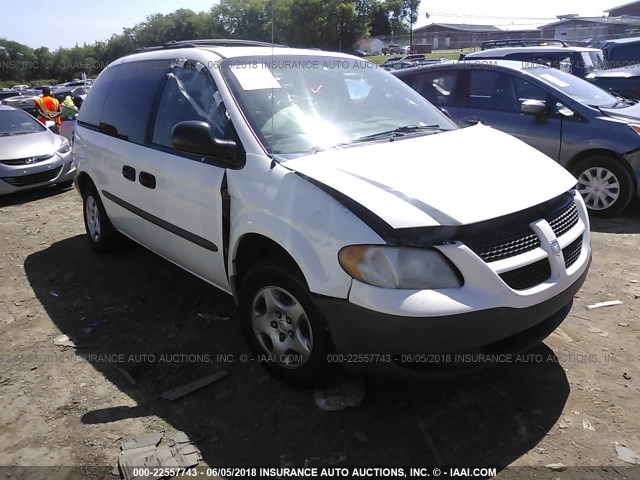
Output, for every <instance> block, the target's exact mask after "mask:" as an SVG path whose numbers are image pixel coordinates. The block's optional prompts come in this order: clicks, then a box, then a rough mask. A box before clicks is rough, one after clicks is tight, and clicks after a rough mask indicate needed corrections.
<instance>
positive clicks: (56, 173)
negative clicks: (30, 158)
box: [0, 153, 76, 195]
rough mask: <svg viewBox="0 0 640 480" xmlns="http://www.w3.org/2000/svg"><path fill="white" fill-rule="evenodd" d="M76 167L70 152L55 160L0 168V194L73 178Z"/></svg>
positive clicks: (44, 185)
mask: <svg viewBox="0 0 640 480" xmlns="http://www.w3.org/2000/svg"><path fill="white" fill-rule="evenodd" d="M75 174H76V167H75V166H74V165H73V162H72V161H71V154H70V153H68V154H66V155H65V156H63V157H59V156H57V158H56V159H55V160H52V161H46V162H42V163H36V164H34V165H23V166H19V167H11V168H6V167H5V168H2V169H0V195H9V194H11V193H17V192H23V191H26V190H31V189H34V188H41V187H46V186H48V185H54V184H59V183H64V182H68V181H71V180H73V178H74V177H75Z"/></svg>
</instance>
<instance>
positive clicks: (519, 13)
mask: <svg viewBox="0 0 640 480" xmlns="http://www.w3.org/2000/svg"><path fill="white" fill-rule="evenodd" d="M628 1H629V0H589V1H588V2H586V1H584V0H562V1H558V0H536V1H535V2H505V1H504V0H484V1H483V2H479V1H478V0H450V1H448V2H435V1H433V0H422V5H421V6H420V9H419V15H418V22H417V23H416V24H415V26H414V27H421V26H423V25H426V24H428V23H476V24H487V25H495V26H497V27H499V28H509V27H510V28H512V29H525V28H533V27H536V26H538V25H543V24H545V23H550V22H552V21H554V20H555V17H556V15H562V14H567V13H578V14H580V15H582V16H600V15H602V14H603V11H604V10H607V9H609V8H612V7H615V6H617V5H622V4H624V3H628ZM215 3H216V2H215V1H212V0H179V1H176V0H108V1H105V2H87V1H86V0H84V1H82V2H80V1H77V0H65V1H64V2H63V3H60V4H57V3H55V2H53V3H52V2H51V0H46V1H43V0H31V1H30V2H29V8H11V9H6V10H5V11H3V15H2V22H1V25H0V38H6V39H8V40H13V41H16V42H20V43H23V44H25V45H28V46H30V47H32V48H37V47H40V46H45V47H48V48H49V49H50V50H52V51H53V50H56V49H57V48H58V47H65V48H68V47H73V46H74V45H75V44H76V43H77V44H78V45H82V44H84V43H93V42H95V41H97V40H107V39H109V37H111V35H113V34H119V33H121V32H122V29H123V28H125V27H132V26H134V25H135V24H137V23H140V22H142V21H144V20H145V18H146V17H147V16H148V15H152V14H154V13H165V14H166V13H170V12H172V11H174V10H177V9H178V8H190V9H192V10H194V11H196V12H200V11H204V10H208V9H210V8H211V7H212V6H213V5H214V4H215ZM36 12H37V13H36ZM67 12H69V13H67ZM427 13H428V14H429V18H428V19H427V17H426V14H427ZM38 14H47V15H53V16H56V17H57V21H56V22H52V21H50V20H47V21H45V22H43V26H39V25H38V20H37V18H38ZM54 24H57V27H55V28H52V27H51V26H52V25H54Z"/></svg>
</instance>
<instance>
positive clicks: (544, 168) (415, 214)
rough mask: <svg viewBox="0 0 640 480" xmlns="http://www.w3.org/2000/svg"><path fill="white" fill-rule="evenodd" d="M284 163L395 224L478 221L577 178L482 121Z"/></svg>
mask: <svg viewBox="0 0 640 480" xmlns="http://www.w3.org/2000/svg"><path fill="white" fill-rule="evenodd" d="M283 165H284V166H286V167H287V168H289V169H291V170H294V171H296V172H298V173H300V174H302V175H304V176H305V177H308V178H310V179H312V180H313V181H314V182H319V183H321V184H324V185H325V186H327V187H330V188H331V189H333V190H336V191H338V192H340V193H341V194H344V195H346V196H348V197H349V198H351V199H352V200H353V201H355V202H357V203H359V204H360V205H362V206H363V207H364V208H366V209H367V210H369V211H371V212H372V213H374V214H375V215H376V216H378V217H380V218H381V219H382V220H384V221H385V222H386V223H388V224H389V225H390V226H391V227H392V228H394V229H396V228H411V227H425V226H435V225H461V224H470V223H476V222H481V221H483V220H488V219H491V218H496V217H500V216H503V215H507V214H510V213H514V212H517V211H520V210H524V209H526V208H528V207H532V206H534V205H538V204H540V203H543V202H545V201H547V200H550V199H552V198H554V197H556V196H558V195H560V194H562V193H564V192H566V191H567V190H569V189H571V188H572V187H573V186H574V185H575V184H576V179H575V178H574V177H573V176H572V175H571V174H570V173H568V172H567V171H566V170H565V169H564V168H562V167H561V166H560V165H558V164H557V163H556V162H555V161H553V160H551V159H550V158H549V157H547V156H546V155H544V154H542V153H540V152H539V151H537V150H535V149H533V148H532V147H529V146H528V145H526V144H525V143H523V142H521V141H520V140H518V139H516V138H514V137H511V136H510V135H507V134H504V133H501V132H499V131H497V130H494V129H492V128H490V127H486V126H482V125H478V126H475V127H470V128H465V129H461V130H453V131H450V132H446V133H439V134H434V135H425V136H419V137H412V138H404V139H397V140H396V141H393V142H385V143H380V142H375V143H370V144H365V145H361V146H355V147H348V148H343V149H340V150H335V149H334V150H328V151H323V152H319V153H317V154H315V155H309V156H305V157H300V158H296V159H294V160H289V161H286V162H284V163H283Z"/></svg>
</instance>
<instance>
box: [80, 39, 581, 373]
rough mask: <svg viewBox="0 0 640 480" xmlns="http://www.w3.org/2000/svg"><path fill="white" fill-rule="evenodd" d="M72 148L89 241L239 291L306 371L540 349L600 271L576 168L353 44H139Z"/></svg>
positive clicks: (95, 90)
mask: <svg viewBox="0 0 640 480" xmlns="http://www.w3.org/2000/svg"><path fill="white" fill-rule="evenodd" d="M73 159H74V162H75V163H76V165H77V169H78V175H77V177H76V186H77V189H78V190H79V192H80V194H81V195H82V197H83V202H84V209H83V210H84V220H85V224H86V230H87V236H88V238H89V242H90V243H91V245H92V246H93V248H94V249H95V250H96V251H98V252H105V251H108V250H111V249H112V248H113V247H114V246H116V245H117V244H118V237H119V236H120V235H125V236H126V237H129V238H131V239H133V240H134V241H136V242H138V243H140V244H142V245H143V246H145V247H147V248H148V249H150V250H152V251H154V252H156V253H157V254H159V255H161V256H162V257H164V258H166V259H167V260H169V261H171V262H173V263H175V264H177V265H179V266H180V267H182V268H184V269H185V270H187V271H189V272H191V273H192V274H194V275H196V276H198V277H200V278H201V279H203V280H205V281H207V282H209V283H210V284H212V285H214V286H216V287H217V288H219V289H222V290H224V291H225V292H227V293H229V294H231V295H233V297H234V298H235V300H236V302H237V304H238V307H239V313H240V315H239V318H240V322H241V326H242V328H243V329H244V331H245V333H246V336H247V339H248V342H249V343H250V344H251V346H252V348H253V349H254V350H255V351H256V352H258V353H260V354H263V356H264V357H266V358H269V359H271V360H272V361H269V362H268V363H266V367H267V368H268V369H270V371H271V372H272V373H274V374H275V375H277V376H279V377H281V378H284V379H286V380H288V381H292V382H299V381H307V380H309V379H312V378H316V377H318V376H320V375H322V374H323V373H324V372H325V371H326V369H327V367H328V365H329V364H330V363H331V362H332V361H335V360H340V361H343V362H344V363H345V364H348V365H347V366H349V367H351V368H352V369H357V368H366V369H368V368H369V367H372V366H375V367H378V368H385V369H387V370H388V371H389V372H394V371H395V372H408V371H411V372H415V371H416V369H418V370H419V369H420V367H423V366H426V365H419V362H420V360H418V362H416V361H413V360H415V358H418V359H420V358H421V357H415V358H414V357H413V356H412V355H413V354H423V353H429V354H443V356H442V358H443V359H446V360H447V361H449V360H450V359H451V357H450V356H449V355H450V354H454V353H465V354H476V353H487V352H488V353H491V352H519V351H523V350H526V349H528V348H530V347H531V346H533V345H536V344H538V343H539V342H541V341H542V340H543V339H544V338H546V336H548V335H549V334H550V333H551V332H552V331H553V330H554V329H555V328H556V327H557V326H558V325H559V324H560V323H561V322H562V321H563V319H564V318H565V317H566V315H567V313H568V312H569V310H570V308H571V305H572V299H573V296H574V294H575V293H576V292H577V291H578V289H579V288H580V286H581V285H582V283H583V282H584V279H585V276H586V275H587V271H588V268H589V263H590V258H591V249H590V241H589V220H588V216H587V211H586V208H585V204H584V202H583V200H582V198H581V196H580V195H579V194H578V193H577V192H576V190H575V189H574V186H575V185H576V179H575V178H574V177H573V176H572V175H571V174H569V173H568V172H567V171H566V170H564V169H563V168H562V167H561V166H559V165H558V164H557V163H556V162H554V161H553V160H551V159H550V158H548V157H547V156H545V155H544V154H542V153H540V152H538V151H537V150H535V149H534V148H532V147H529V146H528V145H526V144H525V143H523V142H521V141H520V140H518V139H516V138H514V137H511V136H509V135H506V134H504V133H501V132H499V131H497V130H494V129H492V128H489V127H484V126H480V125H479V126H475V127H472V128H469V129H460V130H459V129H457V128H456V126H455V124H454V123H453V122H452V121H451V120H449V119H448V118H447V117H446V116H445V115H444V114H442V113H441V112H440V111H439V110H438V109H437V108H435V107H434V106H433V105H431V104H430V103H428V102H427V101H426V100H425V99H423V98H422V97H421V96H420V95H419V94H418V93H417V92H415V91H414V90H412V89H411V88H410V87H409V86H407V85H405V84H404V83H403V82H401V81H400V80H399V79H397V78H395V77H394V76H392V75H391V74H389V73H388V72H386V71H384V70H383V69H380V68H376V67H375V66H374V65H373V64H371V63H369V62H367V61H366V60H363V59H359V58H357V57H352V56H349V55H344V54H339V53H332V52H323V51H315V50H302V49H293V48H285V47H279V46H275V45H265V44H259V43H256V42H240V41H235V42H234V41H221V40H218V41H214V40H201V41H192V42H182V43H171V44H167V45H165V46H164V47H158V48H155V49H151V50H149V51H144V52H141V53H136V54H133V55H130V56H127V57H124V58H122V59H120V60H117V61H115V62H113V63H112V64H111V65H109V66H108V67H107V68H106V69H105V70H104V71H103V72H102V73H101V74H100V76H99V77H98V78H97V80H96V81H95V83H94V84H93V87H92V89H91V91H90V92H89V94H88V96H87V99H86V100H85V102H84V104H83V106H82V109H81V111H80V113H79V117H78V124H77V128H76V131H75V134H74V142H73ZM354 355H356V356H355V357H354ZM353 358H359V359H362V362H357V363H350V359H353ZM465 358H469V357H468V356H465ZM452 363H455V362H453V360H452ZM447 366H450V367H452V368H453V367H456V368H464V365H442V368H445V367H447ZM420 373H423V372H420Z"/></svg>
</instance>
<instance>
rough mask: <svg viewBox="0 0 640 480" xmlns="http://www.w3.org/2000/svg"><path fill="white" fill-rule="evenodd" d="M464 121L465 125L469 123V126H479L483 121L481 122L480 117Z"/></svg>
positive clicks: (468, 118)
mask: <svg viewBox="0 0 640 480" xmlns="http://www.w3.org/2000/svg"><path fill="white" fill-rule="evenodd" d="M462 121H463V122H464V123H468V124H469V125H477V124H478V123H480V122H481V121H482V120H480V119H479V118H478V117H464V118H463V119H462Z"/></svg>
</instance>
